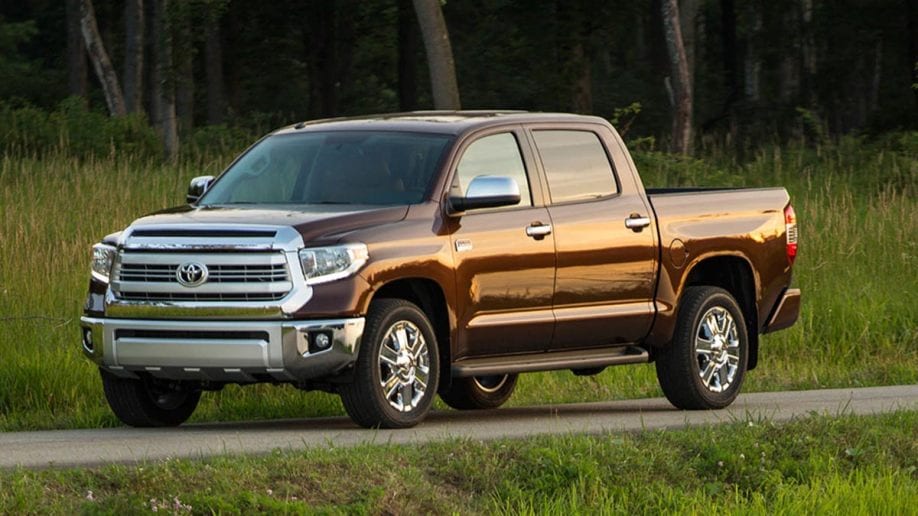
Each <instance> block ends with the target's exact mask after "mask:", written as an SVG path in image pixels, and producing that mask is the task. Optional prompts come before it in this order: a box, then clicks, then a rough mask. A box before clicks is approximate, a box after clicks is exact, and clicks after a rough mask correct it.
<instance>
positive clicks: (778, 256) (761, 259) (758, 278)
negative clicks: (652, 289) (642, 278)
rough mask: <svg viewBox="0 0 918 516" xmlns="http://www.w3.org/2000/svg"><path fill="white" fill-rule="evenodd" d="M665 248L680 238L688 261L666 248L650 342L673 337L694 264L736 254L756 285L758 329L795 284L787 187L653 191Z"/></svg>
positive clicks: (661, 342) (651, 198)
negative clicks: (787, 233) (789, 255)
mask: <svg viewBox="0 0 918 516" xmlns="http://www.w3.org/2000/svg"><path fill="white" fill-rule="evenodd" d="M650 201H651V204H652V205H653V208H654V212H655V215H656V219H657V221H658V224H659V233H660V241H661V243H662V245H663V246H664V247H666V248H669V247H670V244H671V243H672V242H673V241H675V240H679V241H680V242H682V245H683V246H684V249H685V256H686V257H685V264H684V265H683V266H681V267H679V266H677V265H676V264H675V263H673V253H669V252H667V253H662V259H663V262H662V264H663V267H662V272H661V274H660V278H659V286H658V288H657V294H656V304H657V310H658V313H657V318H656V321H655V322H654V327H653V331H652V332H651V334H650V336H649V338H648V343H649V344H651V345H654V346H659V345H665V344H666V343H668V342H669V340H670V339H671V338H672V332H673V328H674V326H675V318H676V314H677V308H678V301H679V298H680V296H681V293H682V291H683V289H684V288H685V286H686V281H687V280H688V279H689V277H690V275H691V273H692V271H693V270H694V268H695V267H697V266H699V265H700V264H702V263H703V262H704V261H705V260H709V259H714V258H720V257H734V258H736V259H738V260H740V261H741V262H742V263H745V264H746V265H747V266H748V270H749V272H750V273H751V275H752V279H753V282H754V287H755V305H756V315H757V325H756V326H757V329H758V330H759V332H761V330H762V329H763V325H764V324H765V322H767V320H768V319H767V317H768V315H769V313H770V312H771V311H772V309H773V308H774V306H775V304H776V303H777V301H778V298H779V296H780V295H781V293H782V292H783V291H784V289H786V288H787V286H788V285H789V284H790V280H791V267H790V265H789V264H788V263H787V260H786V257H785V235H784V231H785V227H784V216H783V209H784V206H786V205H787V203H788V202H789V197H788V195H787V192H786V191H784V189H782V188H764V189H745V190H723V191H710V192H689V193H673V194H663V195H654V194H651V195H650Z"/></svg>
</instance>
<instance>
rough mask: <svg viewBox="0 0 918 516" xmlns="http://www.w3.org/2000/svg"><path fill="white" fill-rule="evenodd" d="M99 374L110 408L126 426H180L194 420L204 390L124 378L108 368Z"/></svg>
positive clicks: (158, 381)
mask: <svg viewBox="0 0 918 516" xmlns="http://www.w3.org/2000/svg"><path fill="white" fill-rule="evenodd" d="M99 372H100V373H101V375H102V388H103V390H104V391H105V399H106V400H108V405H109V406H110V407H111V408H112V412H114V413H115V415H116V416H118V419H120V420H121V421H122V422H123V423H124V424H126V425H130V426H134V427H163V426H178V425H180V424H182V423H184V422H185V421H187V420H188V418H189V417H191V414H192V413H193V412H194V409H195V408H197V406H198V401H200V399H201V390H200V389H199V388H197V386H195V385H193V384H188V383H184V382H170V381H168V380H157V379H152V378H140V379H133V378H121V377H119V376H115V375H113V374H111V373H109V372H108V371H105V370H104V369H100V370H99Z"/></svg>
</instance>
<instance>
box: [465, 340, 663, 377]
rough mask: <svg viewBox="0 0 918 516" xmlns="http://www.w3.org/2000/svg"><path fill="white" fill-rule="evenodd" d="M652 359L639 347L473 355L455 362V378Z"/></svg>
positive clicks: (586, 366) (582, 367)
mask: <svg viewBox="0 0 918 516" xmlns="http://www.w3.org/2000/svg"><path fill="white" fill-rule="evenodd" d="M645 362H650V354H649V353H647V350H645V349H643V348H639V347H637V346H622V347H617V348H601V349H586V350H577V351H548V352H543V353H528V354H525V355H509V356H502V357H487V358H470V359H466V360H460V361H459V362H456V363H455V364H453V367H452V373H453V377H456V378H463V377H468V376H489V375H495V374H509V373H527V372H532V371H555V370H558V369H589V368H594V367H606V366H611V365H619V364H639V363H645Z"/></svg>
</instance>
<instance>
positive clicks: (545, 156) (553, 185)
mask: <svg viewBox="0 0 918 516" xmlns="http://www.w3.org/2000/svg"><path fill="white" fill-rule="evenodd" d="M532 134H533V137H534V138H535V142H536V147H538V149H539V156H541V158H542V166H543V167H545V175H546V176H547V178H548V189H549V191H550V193H551V201H552V202H553V203H556V204H557V203H561V202H570V201H582V200H588V199H595V198H597V197H603V196H606V195H610V194H614V193H616V192H617V191H618V188H617V187H616V186H615V175H614V174H613V173H612V166H611V165H609V157H608V156H606V151H605V149H604V148H603V146H602V142H600V141H599V136H597V135H596V133H592V132H590V131H533V132H532Z"/></svg>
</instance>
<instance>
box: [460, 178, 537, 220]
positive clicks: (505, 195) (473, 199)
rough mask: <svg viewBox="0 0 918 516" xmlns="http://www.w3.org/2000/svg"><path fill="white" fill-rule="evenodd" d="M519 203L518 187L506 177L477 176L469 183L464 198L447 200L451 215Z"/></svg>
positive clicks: (511, 179)
mask: <svg viewBox="0 0 918 516" xmlns="http://www.w3.org/2000/svg"><path fill="white" fill-rule="evenodd" d="M519 203H520V185H518V184H517V183H516V181H515V180H514V179H513V178H511V177H507V176H477V177H475V179H472V182H471V183H469V186H468V188H466V190H465V196H464V197H450V198H449V207H450V211H451V212H452V213H458V212H462V211H467V210H476V209H481V208H497V207H500V206H513V205H516V204H519Z"/></svg>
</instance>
